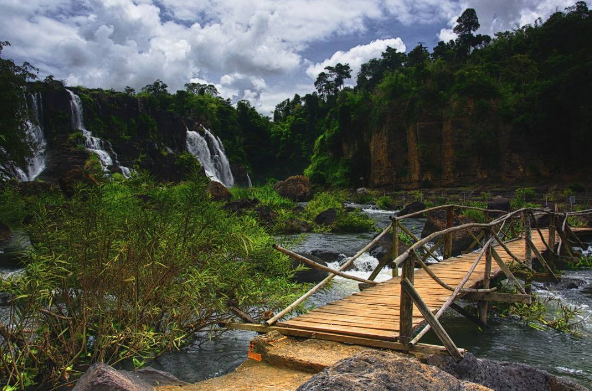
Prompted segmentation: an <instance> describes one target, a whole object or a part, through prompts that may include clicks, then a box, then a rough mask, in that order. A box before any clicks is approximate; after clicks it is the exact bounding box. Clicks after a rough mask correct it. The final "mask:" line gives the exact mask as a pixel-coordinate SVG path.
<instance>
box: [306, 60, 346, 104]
mask: <svg viewBox="0 0 592 391" xmlns="http://www.w3.org/2000/svg"><path fill="white" fill-rule="evenodd" d="M325 71H326V72H321V73H319V76H318V77H317V80H316V81H315V83H314V85H315V88H316V89H317V91H318V93H319V96H320V97H321V98H322V99H323V100H325V101H327V100H328V99H329V98H330V97H333V96H335V95H337V93H338V92H339V91H340V90H342V89H343V85H344V82H345V79H349V78H351V68H350V66H349V64H341V63H338V64H336V65H335V66H334V67H332V66H326V67H325Z"/></svg>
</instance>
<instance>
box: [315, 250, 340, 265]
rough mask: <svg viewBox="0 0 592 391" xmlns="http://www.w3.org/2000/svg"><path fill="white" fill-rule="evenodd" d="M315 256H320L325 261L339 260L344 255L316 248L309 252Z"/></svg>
mask: <svg viewBox="0 0 592 391" xmlns="http://www.w3.org/2000/svg"><path fill="white" fill-rule="evenodd" d="M310 253H311V254H312V255H314V256H315V257H319V258H321V259H322V260H323V261H325V262H326V263H333V262H341V261H343V260H344V259H345V258H346V256H345V255H344V254H340V253H337V252H335V251H331V250H324V249H316V250H312V251H311V252H310Z"/></svg>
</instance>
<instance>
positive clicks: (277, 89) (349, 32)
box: [0, 0, 590, 115]
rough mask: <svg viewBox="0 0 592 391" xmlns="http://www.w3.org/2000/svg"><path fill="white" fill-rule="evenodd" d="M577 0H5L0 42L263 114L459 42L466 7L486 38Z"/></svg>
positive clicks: (51, 65) (124, 81)
mask: <svg viewBox="0 0 592 391" xmlns="http://www.w3.org/2000/svg"><path fill="white" fill-rule="evenodd" d="M575 1H576V0H0V10H1V11H0V41H9V42H10V43H11V45H12V46H10V47H7V48H5V49H4V51H3V53H2V55H3V57H6V58H12V59H13V60H15V61H16V62H17V63H22V62H24V61H28V62H30V63H31V64H32V65H34V66H36V67H37V68H39V70H40V72H39V75H40V77H41V78H44V77H45V76H47V75H50V74H51V75H53V76H54V77H55V78H56V79H60V80H64V81H65V82H66V84H67V85H69V86H78V85H80V86H85V87H89V88H106V89H108V88H114V89H115V90H119V91H121V90H123V88H124V87H125V86H131V87H133V88H136V90H140V89H141V87H143V86H145V85H147V84H151V83H152V82H154V81H155V80H156V79H160V80H162V81H163V82H165V83H166V84H167V85H168V86H169V92H171V93H172V92H175V91H176V90H178V89H183V88H184V87H183V86H184V85H185V83H188V82H200V83H208V84H214V85H215V86H216V87H217V89H218V91H220V93H221V95H222V96H223V97H224V98H229V99H231V100H232V101H233V102H236V101H238V100H240V99H247V100H249V101H250V102H251V103H252V104H253V106H254V107H255V108H257V110H258V111H259V112H261V113H262V114H265V115H270V114H271V112H273V109H274V107H275V105H276V104H278V103H280V102H281V101H283V100H285V99H287V98H291V97H293V95H294V94H295V93H298V94H301V95H304V94H306V93H310V92H312V91H314V80H315V79H316V77H317V75H318V74H319V73H320V72H321V71H322V70H323V69H324V67H325V66H328V65H335V64H337V63H339V62H341V63H348V64H349V65H350V66H351V68H352V76H353V79H354V80H355V75H356V74H357V72H358V71H359V69H360V66H361V64H363V63H365V62H367V61H368V60H370V59H372V58H376V57H380V54H381V53H382V52H383V51H384V50H385V49H386V47H388V46H390V47H393V48H396V49H397V50H399V51H409V50H411V49H413V47H415V46H416V45H417V44H418V43H419V42H421V43H423V44H424V45H425V46H427V47H428V48H430V49H431V48H432V47H434V46H435V45H436V44H437V42H438V41H440V40H445V41H448V40H450V39H454V38H455V35H454V33H453V31H452V29H453V27H454V25H455V21H456V19H457V18H458V17H459V16H460V15H461V13H462V12H463V11H464V10H465V9H466V8H474V9H475V10H476V11H477V15H478V17H479V21H480V23H481V28H480V29H479V31H478V33H480V34H488V35H493V34H494V33H496V32H498V31H505V30H511V29H515V28H517V27H519V26H522V25H524V24H533V23H534V22H535V21H536V20H537V19H538V18H542V19H543V20H545V19H546V18H547V17H548V16H549V15H551V14H552V13H554V12H556V11H563V10H564V8H566V7H569V6H572V5H573V4H574V3H575ZM588 3H590V2H589V1H588ZM351 82H352V83H353V80H352V81H351Z"/></svg>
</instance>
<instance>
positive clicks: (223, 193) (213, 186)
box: [206, 181, 232, 201]
mask: <svg viewBox="0 0 592 391" xmlns="http://www.w3.org/2000/svg"><path fill="white" fill-rule="evenodd" d="M206 192H207V193H208V194H209V195H210V196H211V197H212V200H213V201H229V200H230V199H231V198H232V194H230V191H228V189H227V188H226V186H224V185H223V184H221V183H220V182H218V181H210V183H208V186H207V188H206Z"/></svg>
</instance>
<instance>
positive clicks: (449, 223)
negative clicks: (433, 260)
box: [444, 206, 454, 259]
mask: <svg viewBox="0 0 592 391" xmlns="http://www.w3.org/2000/svg"><path fill="white" fill-rule="evenodd" d="M452 227H454V206H449V207H448V208H446V228H452ZM451 256H452V233H448V234H446V242H445V243H444V259H447V258H450V257H451Z"/></svg>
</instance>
